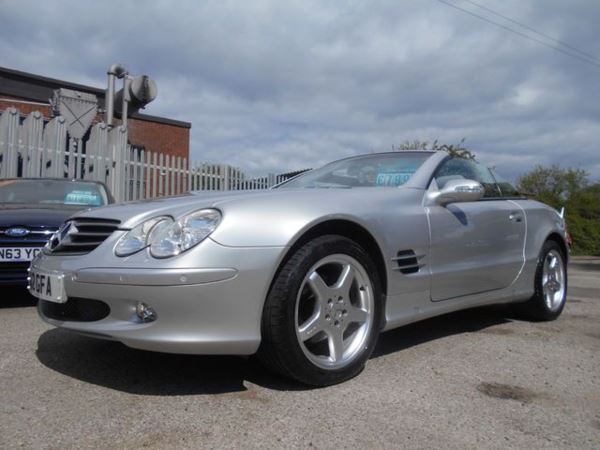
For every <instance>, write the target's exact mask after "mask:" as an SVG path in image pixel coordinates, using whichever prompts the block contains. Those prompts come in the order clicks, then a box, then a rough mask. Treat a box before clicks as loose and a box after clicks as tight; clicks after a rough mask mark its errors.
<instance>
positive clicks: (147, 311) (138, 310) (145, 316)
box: [135, 302, 156, 322]
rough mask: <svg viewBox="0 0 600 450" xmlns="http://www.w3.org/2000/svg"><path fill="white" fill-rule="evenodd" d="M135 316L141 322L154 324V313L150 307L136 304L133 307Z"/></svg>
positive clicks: (141, 303) (139, 303) (140, 303)
mask: <svg viewBox="0 0 600 450" xmlns="http://www.w3.org/2000/svg"><path fill="white" fill-rule="evenodd" d="M135 314H136V315H137V316H138V317H139V318H140V320H141V321H142V322H154V321H155V320H156V313H155V312H154V310H153V309H152V307H150V306H148V305H146V304H145V303H143V302H138V304H137V305H135Z"/></svg>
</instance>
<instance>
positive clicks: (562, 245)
mask: <svg viewBox="0 0 600 450" xmlns="http://www.w3.org/2000/svg"><path fill="white" fill-rule="evenodd" d="M547 241H554V242H556V243H557V244H558V246H559V247H560V250H561V251H562V254H563V256H564V257H565V260H566V261H565V262H567V261H568V260H569V247H568V246H567V243H566V242H565V239H564V237H563V236H561V235H560V233H557V232H556V231H554V232H552V233H550V234H549V235H548V236H547V237H546V239H545V240H544V242H547Z"/></svg>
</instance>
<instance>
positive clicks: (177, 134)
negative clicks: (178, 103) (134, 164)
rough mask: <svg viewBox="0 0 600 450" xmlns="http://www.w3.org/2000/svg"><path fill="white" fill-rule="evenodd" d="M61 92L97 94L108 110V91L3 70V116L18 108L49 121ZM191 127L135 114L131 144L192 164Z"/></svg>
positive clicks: (0, 71)
mask: <svg viewBox="0 0 600 450" xmlns="http://www.w3.org/2000/svg"><path fill="white" fill-rule="evenodd" d="M60 88H66V89H72V90H74V91H81V92H86V93H89V94H94V95H95V96H96V97H97V98H98V107H99V108H104V96H105V91H104V89H100V88H96V87H91V86H84V85H81V84H76V83H71V82H69V81H62V80H56V79H53V78H47V77H43V76H40V75H34V74H31V73H27V72H21V71H18V70H13V69H7V68H4V67H0V112H1V111H4V110H5V109H6V108H9V107H15V108H17V109H18V110H19V111H20V112H21V114H24V115H27V114H29V113H31V112H32V111H39V112H41V113H42V114H43V115H44V117H46V118H48V119H49V118H51V117H52V107H51V106H50V101H49V100H50V98H52V96H53V93H54V90H56V89H60ZM96 120H97V121H101V120H102V117H101V116H100V115H98V116H97V117H96ZM191 127H192V125H191V123H189V122H182V121H179V120H173V119H167V118H164V117H156V116H150V115H147V114H140V113H133V114H132V115H131V117H130V119H129V143H130V144H131V145H133V146H135V147H137V148H143V149H145V150H148V151H152V152H160V153H164V154H166V155H173V156H181V157H183V158H188V160H189V156H190V128H191Z"/></svg>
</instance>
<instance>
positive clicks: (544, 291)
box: [522, 241, 567, 321]
mask: <svg viewBox="0 0 600 450" xmlns="http://www.w3.org/2000/svg"><path fill="white" fill-rule="evenodd" d="M566 301H567V264H566V257H565V255H564V253H563V250H562V248H561V247H560V245H558V244H557V243H556V242H555V241H546V242H545V243H544V245H543V246H542V250H541V251H540V256H539V258H538V263H537V268H536V272H535V293H534V295H533V297H532V298H531V299H530V300H529V301H528V302H526V303H524V304H523V306H522V307H523V312H524V313H525V315H526V316H527V317H528V318H530V319H532V320H539V321H548V320H554V319H556V318H557V317H558V316H560V313H561V312H562V310H563V308H564V307H565V303H566Z"/></svg>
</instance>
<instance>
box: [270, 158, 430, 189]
mask: <svg viewBox="0 0 600 450" xmlns="http://www.w3.org/2000/svg"><path fill="white" fill-rule="evenodd" d="M430 156H431V153H425V152H423V153H401V152H398V153H380V154H373V155H365V156H358V157H356V158H348V159H343V160H340V161H335V162H332V163H331V164H327V165H326V166H323V167H321V168H320V169H315V170H311V171H310V172H306V173H304V174H302V175H300V176H298V177H296V178H294V179H292V180H290V181H288V182H286V183H284V184H282V185H280V186H278V187H277V189H291V188H293V189H296V188H353V187H398V186H402V185H403V184H404V183H406V182H407V181H408V180H409V179H410V177H411V176H412V175H413V174H414V173H415V172H416V171H417V169H418V168H419V167H420V166H421V164H423V162H425V160H426V159H427V158H429V157H430Z"/></svg>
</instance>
